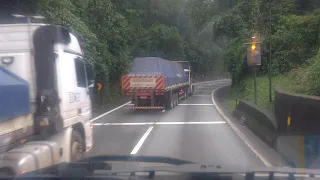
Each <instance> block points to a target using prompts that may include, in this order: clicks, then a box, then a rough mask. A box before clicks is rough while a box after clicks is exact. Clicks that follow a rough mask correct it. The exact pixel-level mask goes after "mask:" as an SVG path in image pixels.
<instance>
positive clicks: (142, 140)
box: [130, 126, 153, 154]
mask: <svg viewBox="0 0 320 180" xmlns="http://www.w3.org/2000/svg"><path fill="white" fill-rule="evenodd" d="M152 129H153V126H151V127H149V128H148V130H147V131H146V133H144V135H143V136H142V137H141V139H140V140H139V142H138V144H137V145H136V146H135V147H134V148H133V150H132V151H131V153H130V154H137V152H138V151H139V149H140V148H141V146H142V144H143V142H144V141H145V140H146V139H147V137H148V136H149V134H150V132H151V131H152Z"/></svg>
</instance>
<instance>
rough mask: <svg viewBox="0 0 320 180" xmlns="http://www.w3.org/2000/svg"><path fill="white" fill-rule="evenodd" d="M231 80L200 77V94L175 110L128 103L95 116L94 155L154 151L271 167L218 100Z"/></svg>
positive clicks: (195, 159) (211, 161)
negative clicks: (138, 107)
mask: <svg viewBox="0 0 320 180" xmlns="http://www.w3.org/2000/svg"><path fill="white" fill-rule="evenodd" d="M228 83H230V82H229V81H226V80H220V81H211V82H203V83H197V84H196V85H195V86H196V88H195V92H194V95H193V96H192V97H189V98H188V99H187V100H182V101H181V102H180V104H179V106H177V107H176V108H174V109H173V110H171V111H165V112H162V111H135V110H128V109H125V108H124V107H122V108H119V109H117V110H115V111H113V112H112V113H110V114H107V115H105V116H103V117H101V118H99V119H97V120H95V121H94V136H93V140H94V146H93V148H92V150H91V151H90V153H89V154H88V155H89V156H95V155H103V154H117V155H119V154H120V155H121V154H136V155H154V156H166V157H173V158H178V159H183V160H188V161H193V162H197V163H203V164H215V165H221V166H223V165H228V166H229V165H235V166H242V167H265V165H264V164H263V163H262V161H261V160H260V159H259V158H258V157H257V156H256V154H255V153H253V152H252V150H251V149H250V148H249V147H248V146H247V145H246V144H245V143H244V141H243V140H242V139H240V137H239V136H238V135H237V134H236V133H235V132H234V131H233V130H232V128H231V127H230V126H229V124H228V123H226V122H225V121H224V119H223V118H222V117H221V116H220V114H219V112H218V111H217V109H216V108H215V106H214V105H213V102H212V98H211V95H212V91H213V90H214V89H216V88H218V87H221V86H223V85H226V84H228Z"/></svg>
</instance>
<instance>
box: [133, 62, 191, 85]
mask: <svg viewBox="0 0 320 180" xmlns="http://www.w3.org/2000/svg"><path fill="white" fill-rule="evenodd" d="M129 75H162V76H164V77H165V78H166V87H168V86H171V85H175V84H180V83H186V82H188V77H187V76H186V74H185V73H184V70H183V68H182V66H181V64H179V63H175V62H172V61H169V60H165V59H161V58H158V57H139V58H135V59H134V60H133V63H132V67H131V71H130V73H129Z"/></svg>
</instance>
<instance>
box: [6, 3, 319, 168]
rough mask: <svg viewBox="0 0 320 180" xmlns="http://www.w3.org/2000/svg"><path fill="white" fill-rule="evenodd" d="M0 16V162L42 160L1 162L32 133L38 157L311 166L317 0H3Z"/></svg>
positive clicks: (23, 162) (315, 152)
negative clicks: (124, 157) (152, 158)
mask: <svg viewBox="0 0 320 180" xmlns="http://www.w3.org/2000/svg"><path fill="white" fill-rule="evenodd" d="M0 23H1V24H0V77H1V78H0V87H1V88H3V89H4V91H1V90H0V99H1V100H0V101H1V102H0V141H1V142H0V145H1V147H0V149H1V151H0V153H1V154H0V165H1V167H0V168H2V166H3V168H4V169H5V170H7V169H8V168H9V169H11V171H13V172H15V173H21V172H26V171H31V170H34V169H37V168H38V169H39V168H41V167H33V166H32V165H27V164H33V160H32V158H31V157H30V155H28V154H23V153H22V154H19V153H18V155H15V156H14V158H17V159H18V160H17V162H16V163H15V164H16V165H15V166H14V167H11V164H12V163H11V162H10V161H7V160H6V161H4V159H6V158H7V159H10V158H13V157H12V156H13V155H12V154H10V152H11V151H14V152H15V150H16V149H17V148H18V147H21V146H20V145H22V144H25V143H30V147H34V146H35V143H34V142H35V141H39V140H41V141H43V142H48V143H49V144H51V145H52V147H51V148H52V149H53V150H54V152H57V154H59V157H56V156H53V155H51V154H50V152H49V149H47V150H45V149H46V148H45V147H43V149H44V151H43V152H42V153H43V154H37V153H35V154H36V156H37V157H38V156H39V158H38V159H37V162H41V163H39V164H46V165H48V164H49V165H51V164H57V163H61V162H77V161H79V160H82V159H85V158H89V157H91V158H92V157H95V156H98V155H128V156H134V155H139V156H157V157H158V156H159V157H168V158H169V157H170V158H175V159H180V160H181V161H183V162H195V163H201V164H214V165H219V166H221V167H222V168H223V167H226V168H228V167H230V166H231V165H232V166H235V167H239V168H242V169H243V168H246V169H248V170H249V169H250V168H251V167H261V168H267V167H284V166H286V167H293V168H309V169H311V168H320V161H319V160H318V159H319V158H320V157H319V155H320V148H319V146H320V145H319V142H320V121H319V118H318V117H319V115H320V114H319V113H320V106H319V103H320V102H319V99H320V98H319V96H320V81H319V77H320V73H319V72H320V49H319V48H320V28H319V27H320V1H319V0H90V1H74V0H72V1H70V0H59V1H53V0H41V1H20V0H6V1H3V3H1V5H0ZM82 52H83V53H82ZM50 54H56V55H57V56H56V57H57V58H55V59H48V58H46V57H48V56H49V55H50ZM78 57H81V59H79V58H78ZM82 58H83V59H82ZM84 59H86V61H84ZM174 61H184V62H177V63H180V64H181V65H182V66H179V65H177V64H176V63H173V62H174ZM89 62H90V63H89ZM87 63H88V64H87ZM189 66H190V69H192V71H191V72H190V73H189V72H186V71H185V69H189ZM189 76H190V77H189ZM1 88H0V89H1ZM38 146H40V145H38ZM38 146H37V147H38ZM23 147H24V148H26V147H27V146H23ZM41 147H42V146H41ZM35 149H37V148H35ZM23 150H25V151H28V150H29V149H28V150H27V149H23ZM2 155H4V156H2ZM51 156H52V157H51ZM1 157H6V158H3V159H1ZM44 157H47V158H44ZM50 158H51V159H54V161H53V162H47V161H48V159H50ZM55 158H57V159H55ZM95 160H97V159H95ZM2 161H3V163H2ZM155 161H157V158H155ZM158 161H163V159H162V160H161V159H160V160H159V159H158ZM42 162H44V163H42ZM162 163H164V162H162ZM9 165H10V167H8V166H9Z"/></svg>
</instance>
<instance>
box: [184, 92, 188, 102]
mask: <svg viewBox="0 0 320 180" xmlns="http://www.w3.org/2000/svg"><path fill="white" fill-rule="evenodd" d="M183 96H184V97H183V99H184V100H186V99H188V92H186V91H185V92H184V93H183Z"/></svg>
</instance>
